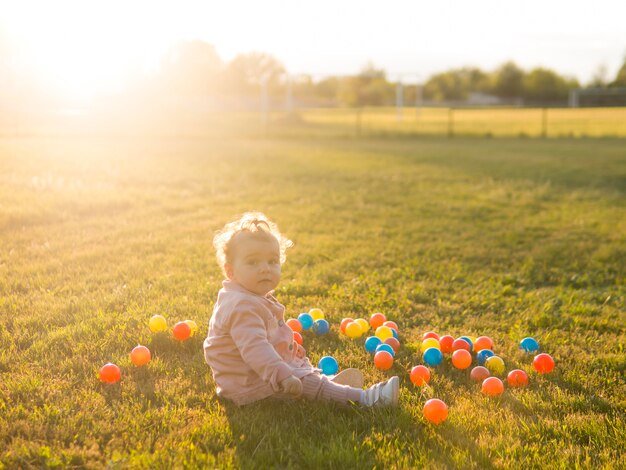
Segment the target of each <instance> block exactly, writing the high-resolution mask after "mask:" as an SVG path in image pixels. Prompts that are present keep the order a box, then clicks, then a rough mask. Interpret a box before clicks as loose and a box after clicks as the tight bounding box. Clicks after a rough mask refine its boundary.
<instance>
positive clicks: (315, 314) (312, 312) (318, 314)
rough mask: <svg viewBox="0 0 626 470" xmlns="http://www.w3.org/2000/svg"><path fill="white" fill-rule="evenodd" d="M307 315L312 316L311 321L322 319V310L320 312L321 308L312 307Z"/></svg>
mask: <svg viewBox="0 0 626 470" xmlns="http://www.w3.org/2000/svg"><path fill="white" fill-rule="evenodd" d="M309 315H311V317H313V321H317V320H323V319H324V312H322V310H321V309H319V308H312V309H311V310H309Z"/></svg>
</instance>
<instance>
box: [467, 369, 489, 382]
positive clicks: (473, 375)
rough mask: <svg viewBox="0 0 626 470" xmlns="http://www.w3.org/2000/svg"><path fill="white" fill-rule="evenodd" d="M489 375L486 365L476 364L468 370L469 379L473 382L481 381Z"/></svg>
mask: <svg viewBox="0 0 626 470" xmlns="http://www.w3.org/2000/svg"><path fill="white" fill-rule="evenodd" d="M490 375H491V372H489V369H487V368H486V367H483V366H476V367H474V368H473V369H472V371H471V372H470V379H472V380H473V381H474V382H482V381H483V380H485V379H486V378H487V377H489V376H490Z"/></svg>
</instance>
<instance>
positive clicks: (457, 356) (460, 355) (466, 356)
mask: <svg viewBox="0 0 626 470" xmlns="http://www.w3.org/2000/svg"><path fill="white" fill-rule="evenodd" d="M461 341H463V340H461ZM463 342H464V343H465V341H463ZM465 344H467V343H465ZM452 364H453V365H454V367H456V368H457V369H467V368H468V367H469V366H470V365H471V364H472V355H471V354H470V353H469V351H466V350H465V349H457V350H456V351H454V353H453V354H452Z"/></svg>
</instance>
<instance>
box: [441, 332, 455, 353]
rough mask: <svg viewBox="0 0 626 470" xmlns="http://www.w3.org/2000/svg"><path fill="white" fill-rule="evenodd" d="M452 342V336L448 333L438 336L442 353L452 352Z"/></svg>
mask: <svg viewBox="0 0 626 470" xmlns="http://www.w3.org/2000/svg"><path fill="white" fill-rule="evenodd" d="M452 344H454V338H453V337H452V336H450V335H443V336H442V337H440V338H439V347H440V348H441V352H442V353H446V354H450V353H452V352H454V349H453V348H452Z"/></svg>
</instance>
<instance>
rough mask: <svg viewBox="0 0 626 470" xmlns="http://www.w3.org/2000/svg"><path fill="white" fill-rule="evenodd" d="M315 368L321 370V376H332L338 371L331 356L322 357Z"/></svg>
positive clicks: (335, 362)
mask: <svg viewBox="0 0 626 470" xmlns="http://www.w3.org/2000/svg"><path fill="white" fill-rule="evenodd" d="M317 367H318V368H319V369H322V374H324V375H334V374H336V373H337V371H338V370H339V364H338V363H337V360H336V359H335V358H334V357H332V356H324V357H323V358H321V359H320V362H318V363H317Z"/></svg>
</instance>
